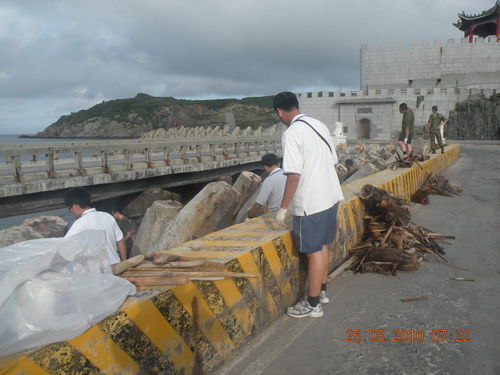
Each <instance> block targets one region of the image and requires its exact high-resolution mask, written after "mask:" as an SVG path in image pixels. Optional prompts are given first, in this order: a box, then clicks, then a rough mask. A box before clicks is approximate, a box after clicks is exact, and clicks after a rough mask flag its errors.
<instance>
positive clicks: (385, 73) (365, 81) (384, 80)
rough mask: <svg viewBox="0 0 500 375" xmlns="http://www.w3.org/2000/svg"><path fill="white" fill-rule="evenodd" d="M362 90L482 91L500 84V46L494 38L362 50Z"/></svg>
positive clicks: (426, 42)
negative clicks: (474, 89)
mask: <svg viewBox="0 0 500 375" xmlns="http://www.w3.org/2000/svg"><path fill="white" fill-rule="evenodd" d="M360 70H361V88H363V89H366V88H378V89H380V88H398V87H412V88H426V87H436V88H451V87H462V88H479V89H486V88H491V89H495V88H497V87H498V86H499V85H500V43H497V42H496V37H495V36H490V37H488V38H485V39H483V38H475V39H474V41H473V43H469V42H468V39H467V38H462V39H460V40H458V41H455V40H454V39H448V41H447V42H446V43H443V42H441V41H435V42H433V43H432V44H431V43H430V42H428V41H422V42H420V43H416V42H410V43H408V44H405V45H400V46H393V47H384V48H381V47H379V46H376V47H375V48H371V49H370V48H368V46H366V45H362V46H361V51H360Z"/></svg>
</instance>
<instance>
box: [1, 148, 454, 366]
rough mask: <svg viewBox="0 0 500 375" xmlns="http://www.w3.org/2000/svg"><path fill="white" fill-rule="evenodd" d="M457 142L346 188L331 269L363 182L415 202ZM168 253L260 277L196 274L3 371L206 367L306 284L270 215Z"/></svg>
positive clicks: (349, 242) (356, 227)
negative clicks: (214, 278) (216, 262)
mask: <svg viewBox="0 0 500 375" xmlns="http://www.w3.org/2000/svg"><path fill="white" fill-rule="evenodd" d="M459 154H460V146H459V145H453V146H448V147H447V148H446V152H445V154H442V155H435V156H433V157H432V158H431V159H430V160H428V161H426V162H423V163H420V166H416V167H413V168H409V169H397V170H395V171H393V170H385V171H382V172H379V173H376V174H375V175H372V176H368V177H365V178H363V179H360V180H358V181H355V182H354V183H352V184H349V185H344V186H343V190H344V195H345V201H344V203H343V204H342V205H341V206H340V208H339V213H338V220H337V221H338V227H337V234H338V235H337V240H336V242H335V244H334V246H333V249H332V257H331V264H330V267H331V268H333V267H334V266H335V265H337V264H339V263H340V262H342V261H343V260H344V259H345V258H346V256H347V250H348V249H349V248H351V247H354V246H355V245H356V244H358V243H359V242H360V241H361V238H362V235H363V220H362V218H363V216H364V209H363V206H362V204H361V202H360V200H359V198H358V197H357V193H358V192H359V190H360V188H361V186H363V185H364V184H368V183H369V184H373V185H375V186H377V187H381V188H384V189H385V190H387V191H389V192H391V193H393V194H396V195H399V196H402V197H404V198H406V199H410V197H411V195H412V194H413V193H415V191H416V190H417V189H418V188H419V187H420V186H421V184H422V183H423V181H424V178H425V176H426V174H427V173H439V172H441V171H443V170H444V169H446V167H448V166H449V165H450V164H451V163H453V162H454V161H455V160H456V159H457V158H458V156H459ZM168 252H169V253H179V254H183V255H186V256H198V257H201V256H203V257H210V258H217V259H219V261H221V262H223V263H224V264H225V267H226V270H228V271H234V272H249V273H254V274H257V275H258V276H259V277H258V278H248V279H244V278H235V279H226V280H221V281H190V282H188V284H186V285H182V286H176V287H173V288H172V289H170V290H167V291H164V292H162V293H159V294H156V295H154V293H151V295H149V296H148V297H140V298H135V297H133V298H129V299H128V300H127V301H126V302H125V303H124V304H123V306H122V307H121V308H120V310H119V311H118V312H116V313H115V314H113V315H111V316H109V317H108V318H106V319H104V320H103V321H102V322H100V323H99V324H96V325H94V326H92V327H91V328H90V329H88V330H87V331H86V332H84V333H83V334H82V335H80V336H78V337H76V338H74V339H71V340H67V341H62V342H58V343H54V344H50V345H45V346H43V347H39V348H37V349H35V350H32V351H29V352H26V353H23V354H21V355H19V356H12V357H7V358H2V359H0V375H4V374H5V375H6V374H18V375H21V374H30V375H38V374H40V375H47V374H101V373H104V374H139V373H151V374H186V375H187V374H204V373H210V372H211V371H212V370H213V369H214V368H216V367H217V366H218V365H220V364H221V363H223V362H224V361H225V360H227V359H228V358H230V357H231V355H232V354H233V353H234V352H235V350H236V349H237V348H239V347H241V346H242V345H245V343H246V342H247V341H248V340H249V339H251V338H252V336H254V335H255V334H257V333H258V332H260V331H262V330H263V329H264V328H266V327H267V326H269V325H270V324H271V323H272V322H273V321H274V320H275V319H276V318H278V317H279V316H280V315H282V314H283V312H284V310H285V308H286V307H287V306H289V305H290V304H292V303H293V302H294V301H295V300H296V299H297V298H298V297H299V296H300V295H303V293H304V291H303V288H304V269H303V267H301V266H300V262H299V258H298V255H297V253H296V251H295V249H294V248H293V245H292V240H291V236H290V232H289V231H288V230H283V229H281V228H279V227H277V225H276V222H275V220H274V218H272V217H270V216H267V217H261V218H256V219H252V220H249V221H247V222H245V223H242V224H238V225H234V226H232V227H229V228H226V229H224V230H221V231H219V232H216V233H211V234H209V235H207V236H205V237H203V238H200V239H197V240H194V241H190V242H187V243H185V244H182V245H181V246H178V247H176V248H174V249H170V250H169V251H168Z"/></svg>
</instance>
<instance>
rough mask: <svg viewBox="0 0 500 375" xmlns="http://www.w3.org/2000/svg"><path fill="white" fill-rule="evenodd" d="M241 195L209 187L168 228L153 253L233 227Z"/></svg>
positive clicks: (217, 186)
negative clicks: (234, 214)
mask: <svg viewBox="0 0 500 375" xmlns="http://www.w3.org/2000/svg"><path fill="white" fill-rule="evenodd" d="M239 198H240V193H239V192H238V191H237V190H235V189H234V188H233V187H232V186H231V185H229V184H227V183H225V182H223V181H218V182H211V183H209V184H208V185H206V186H205V187H204V188H203V190H201V191H200V192H199V193H198V194H197V195H196V196H195V197H194V198H193V199H192V200H191V201H190V202H189V203H188V204H187V205H186V206H185V207H184V208H183V209H182V210H181V211H180V212H179V213H178V214H177V216H176V217H175V218H174V220H172V221H170V223H169V224H168V225H167V226H166V228H165V230H164V231H163V233H162V235H161V237H160V238H159V240H158V241H157V242H156V243H155V244H154V245H153V246H152V247H151V249H150V251H158V250H164V249H168V248H171V247H174V246H176V245H179V244H181V243H183V242H186V241H189V240H192V239H195V238H198V237H201V236H204V235H205V234H208V233H212V232H215V231H217V230H220V229H222V228H225V227H227V226H229V225H231V224H232V221H233V213H234V209H235V208H236V205H237V204H238V200H239Z"/></svg>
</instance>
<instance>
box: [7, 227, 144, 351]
mask: <svg viewBox="0 0 500 375" xmlns="http://www.w3.org/2000/svg"><path fill="white" fill-rule="evenodd" d="M133 294H135V287H134V285H132V284H131V283H129V282H128V281H127V280H124V279H122V278H120V277H116V276H113V274H112V273H111V267H110V265H109V262H108V259H107V255H106V250H105V232H104V231H84V232H81V233H79V234H78V235H75V236H73V237H71V238H68V239H64V238H50V239H38V240H30V241H24V242H20V243H17V244H13V245H11V246H7V247H4V248H1V249H0V356H5V355H9V354H13V353H16V352H19V351H22V350H25V349H29V348H33V347H35V346H38V345H43V344H49V343H53V342H57V341H61V340H67V339H70V338H73V337H75V336H78V335H79V334H81V333H83V332H84V331H85V330H86V329H87V328H88V327H90V325H92V324H95V323H97V322H99V321H100V320H102V319H103V318H105V317H106V316H108V315H110V314H112V313H113V312H115V311H116V310H117V309H118V308H119V307H120V305H121V304H122V303H123V301H124V300H125V298H126V297H127V295H133Z"/></svg>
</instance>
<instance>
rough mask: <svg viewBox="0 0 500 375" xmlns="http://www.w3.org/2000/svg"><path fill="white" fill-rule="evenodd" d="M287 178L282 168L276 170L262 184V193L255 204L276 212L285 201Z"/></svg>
mask: <svg viewBox="0 0 500 375" xmlns="http://www.w3.org/2000/svg"><path fill="white" fill-rule="evenodd" d="M285 183H286V176H285V175H284V174H283V170H282V169H281V168H275V169H274V170H273V171H272V172H271V173H270V174H269V176H267V178H266V179H265V180H264V182H262V187H261V189H260V193H259V195H258V196H257V199H256V200H255V203H258V204H260V205H261V206H267V208H268V209H269V210H270V211H276V210H277V209H278V208H279V207H280V204H281V200H282V199H283V193H284V192H285Z"/></svg>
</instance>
